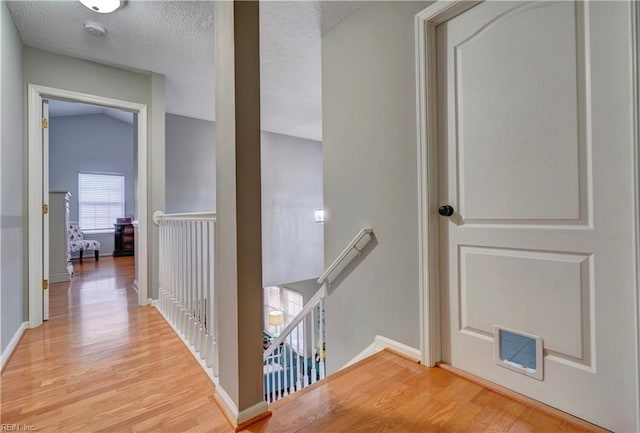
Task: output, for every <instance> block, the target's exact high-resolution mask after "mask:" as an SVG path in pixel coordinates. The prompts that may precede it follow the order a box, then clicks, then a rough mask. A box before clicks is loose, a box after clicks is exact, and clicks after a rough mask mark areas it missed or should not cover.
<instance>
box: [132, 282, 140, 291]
mask: <svg viewBox="0 0 640 433" xmlns="http://www.w3.org/2000/svg"><path fill="white" fill-rule="evenodd" d="M133 290H135V291H136V293H140V288H139V286H138V280H133Z"/></svg>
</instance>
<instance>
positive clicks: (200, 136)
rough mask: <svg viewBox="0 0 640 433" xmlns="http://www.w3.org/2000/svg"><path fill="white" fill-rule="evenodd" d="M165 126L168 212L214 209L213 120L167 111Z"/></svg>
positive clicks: (214, 154)
mask: <svg viewBox="0 0 640 433" xmlns="http://www.w3.org/2000/svg"><path fill="white" fill-rule="evenodd" d="M165 126H166V152H167V153H166V162H165V163H166V182H167V187H166V201H167V212H168V213H174V212H206V211H215V210H216V149H215V126H214V123H213V122H210V121H208V120H200V119H193V118H191V117H184V116H178V115H176V114H167V117H166V123H165Z"/></svg>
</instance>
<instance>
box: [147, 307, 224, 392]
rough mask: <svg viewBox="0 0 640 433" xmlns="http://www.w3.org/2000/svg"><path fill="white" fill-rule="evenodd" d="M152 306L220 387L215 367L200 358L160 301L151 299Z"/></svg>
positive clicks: (212, 380)
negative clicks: (208, 365)
mask: <svg viewBox="0 0 640 433" xmlns="http://www.w3.org/2000/svg"><path fill="white" fill-rule="evenodd" d="M151 306H152V307H154V308H155V309H156V310H158V313H160V315H161V316H162V317H164V320H165V321H166V322H167V324H168V325H169V326H171V328H172V329H173V332H175V333H176V335H177V336H178V337H180V341H182V344H184V345H185V347H186V348H187V349H189V352H191V355H193V358H194V359H195V360H196V361H197V362H198V364H199V365H200V367H202V369H203V370H204V372H205V373H207V376H208V377H209V379H210V380H211V382H213V383H214V385H216V388H217V387H218V377H217V376H214V375H213V369H212V368H211V367H207V363H206V361H204V360H202V359H201V358H200V355H199V354H198V353H197V352H196V351H195V349H194V348H193V346H192V345H191V344H190V343H189V341H188V340H186V339H185V338H184V336H183V335H182V333H181V332H180V331H179V330H178V329H177V328H176V327H175V326H173V323H171V321H170V320H169V319H168V318H167V316H165V315H164V314H163V313H162V310H160V309H159V308H158V301H157V300H155V301H151Z"/></svg>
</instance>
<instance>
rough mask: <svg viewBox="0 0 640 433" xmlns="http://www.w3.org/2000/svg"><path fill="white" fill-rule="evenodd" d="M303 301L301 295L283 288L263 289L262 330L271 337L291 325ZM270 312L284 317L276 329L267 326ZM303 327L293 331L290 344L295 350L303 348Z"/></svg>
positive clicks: (302, 305)
mask: <svg viewBox="0 0 640 433" xmlns="http://www.w3.org/2000/svg"><path fill="white" fill-rule="evenodd" d="M303 307H304V301H303V298H302V293H298V292H296V291H295V290H291V289H287V288H284V287H277V286H271V287H265V288H264V309H265V311H264V329H266V330H268V331H269V332H270V333H271V334H272V335H273V334H275V333H276V331H279V332H282V331H283V330H284V328H285V327H286V326H287V325H288V324H289V323H291V321H292V320H293V319H295V317H296V316H297V315H298V314H299V313H300V311H302V308H303ZM272 311H282V312H283V315H284V323H283V324H282V326H280V329H277V327H275V326H271V325H269V313H270V312H272ZM303 329H304V325H303V326H300V327H298V328H297V329H295V330H294V331H293V332H292V333H291V335H292V341H291V344H292V345H293V347H294V348H296V350H298V351H301V350H302V349H303V347H304V331H303Z"/></svg>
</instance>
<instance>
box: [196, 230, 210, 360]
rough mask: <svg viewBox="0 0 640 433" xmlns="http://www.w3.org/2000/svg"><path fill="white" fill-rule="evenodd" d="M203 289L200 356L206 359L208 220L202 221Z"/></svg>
mask: <svg viewBox="0 0 640 433" xmlns="http://www.w3.org/2000/svg"><path fill="white" fill-rule="evenodd" d="M201 224H202V245H203V248H202V273H203V278H202V291H201V292H200V314H201V315H200V335H199V338H200V348H201V350H200V358H201V359H205V357H206V351H207V334H206V327H207V320H209V318H208V317H207V308H206V303H207V300H208V294H207V288H208V287H209V278H211V276H210V274H209V266H208V264H209V225H208V224H207V223H206V222H202V223H201Z"/></svg>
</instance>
